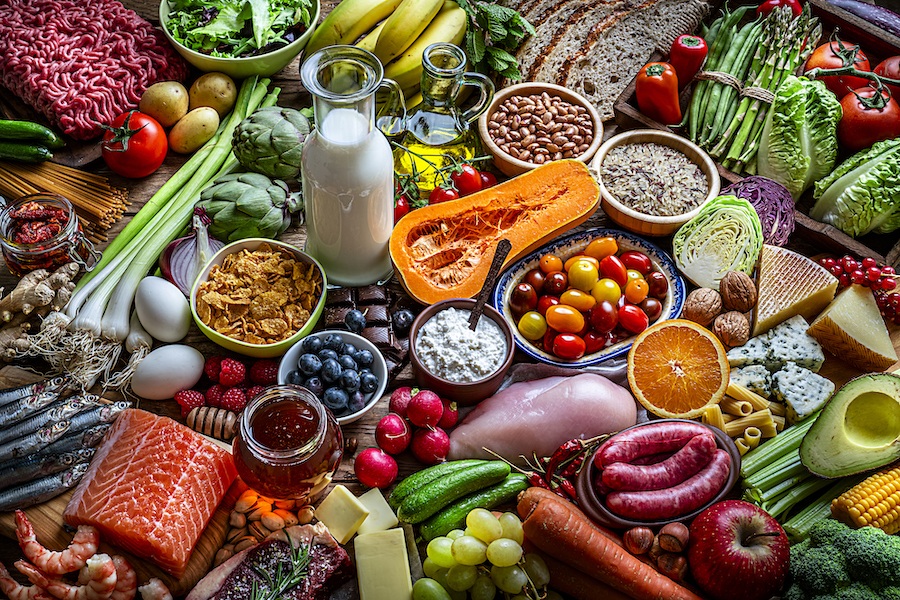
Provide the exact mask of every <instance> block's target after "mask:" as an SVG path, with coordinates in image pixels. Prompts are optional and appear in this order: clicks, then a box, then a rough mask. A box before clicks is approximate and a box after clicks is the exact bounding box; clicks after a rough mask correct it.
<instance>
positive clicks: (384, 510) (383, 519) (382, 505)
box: [356, 488, 400, 535]
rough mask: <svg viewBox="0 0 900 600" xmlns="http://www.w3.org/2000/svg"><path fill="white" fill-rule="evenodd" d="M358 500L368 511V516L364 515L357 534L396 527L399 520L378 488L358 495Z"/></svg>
mask: <svg viewBox="0 0 900 600" xmlns="http://www.w3.org/2000/svg"><path fill="white" fill-rule="evenodd" d="M358 500H359V503H360V504H362V505H363V506H364V507H365V508H366V510H368V511H369V516H368V517H366V520H365V521H363V522H362V525H360V526H359V529H358V530H357V532H356V533H357V534H358V535H364V534H366V533H372V532H373V531H384V530H386V529H390V528H391V527H396V526H397V524H398V523H399V522H400V521H398V520H397V515H395V514H394V511H393V510H391V507H390V506H389V505H388V503H387V500H385V499H384V496H383V495H382V494H381V490H379V489H378V488H372V489H371V490H369V491H368V492H366V493H365V494H363V495H362V496H360V497H359V498H358Z"/></svg>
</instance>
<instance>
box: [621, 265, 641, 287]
mask: <svg viewBox="0 0 900 600" xmlns="http://www.w3.org/2000/svg"><path fill="white" fill-rule="evenodd" d="M626 274H627V275H628V283H631V282H632V281H634V280H636V279H640V280H641V281H643V280H644V276H643V275H641V272H640V271H635V270H634V269H628V271H626ZM628 283H626V284H625V285H628Z"/></svg>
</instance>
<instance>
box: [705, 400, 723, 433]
mask: <svg viewBox="0 0 900 600" xmlns="http://www.w3.org/2000/svg"><path fill="white" fill-rule="evenodd" d="M700 420H701V421H702V422H704V423H706V424H707V425H712V426H713V427H716V428H718V429H721V430H722V431H725V419H724V418H723V415H722V409H721V408H719V405H718V404H713V405H712V406H710V407H708V408H707V409H706V410H705V411H703V414H702V415H701V418H700Z"/></svg>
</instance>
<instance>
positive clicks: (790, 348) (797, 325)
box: [765, 315, 825, 373]
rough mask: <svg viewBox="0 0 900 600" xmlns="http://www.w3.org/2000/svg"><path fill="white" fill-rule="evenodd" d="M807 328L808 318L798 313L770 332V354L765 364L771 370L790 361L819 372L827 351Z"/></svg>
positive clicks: (768, 340)
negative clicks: (823, 350)
mask: <svg viewBox="0 0 900 600" xmlns="http://www.w3.org/2000/svg"><path fill="white" fill-rule="evenodd" d="M807 329H809V324H808V323H807V322H806V319H804V318H803V317H801V316H800V315H796V316H793V317H791V318H790V319H788V320H786V321H784V322H783V323H781V324H779V325H778V326H776V327H775V328H774V329H772V330H771V331H770V332H769V335H768V339H767V343H768V347H769V354H768V356H767V357H766V363H765V364H766V367H768V369H769V370H770V371H773V372H774V371H777V370H779V369H780V368H781V367H783V366H784V365H785V364H787V363H788V362H793V363H795V364H797V365H799V366H801V367H804V368H806V369H809V370H810V371H813V372H816V373H818V371H819V369H821V368H822V363H824V362H825V353H824V352H822V346H820V345H819V342H817V341H816V338H814V337H813V336H811V335H809V334H808V333H807V332H806V330H807Z"/></svg>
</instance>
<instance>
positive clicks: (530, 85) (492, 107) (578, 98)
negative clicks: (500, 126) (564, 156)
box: [478, 81, 603, 177]
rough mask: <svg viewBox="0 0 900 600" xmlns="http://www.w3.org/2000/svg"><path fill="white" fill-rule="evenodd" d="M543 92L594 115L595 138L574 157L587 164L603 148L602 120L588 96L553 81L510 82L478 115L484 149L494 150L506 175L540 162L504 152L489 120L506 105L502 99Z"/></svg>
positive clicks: (511, 175) (513, 174)
mask: <svg viewBox="0 0 900 600" xmlns="http://www.w3.org/2000/svg"><path fill="white" fill-rule="evenodd" d="M542 92H547V93H548V94H550V95H551V96H559V97H560V98H562V99H563V100H565V101H566V102H568V103H570V104H574V105H576V106H583V107H584V108H585V109H586V110H587V111H588V113H589V114H590V115H591V120H592V121H593V123H594V133H593V138H594V139H593V140H592V141H591V144H590V145H589V146H588V149H587V150H586V151H585V152H584V153H583V154H581V155H580V156H576V157H575V160H578V161H580V162H583V163H587V162H588V161H589V160H591V157H592V156H594V153H595V152H597V149H598V148H599V147H600V144H601V142H602V140H603V121H601V120H600V115H599V114H598V113H597V109H595V108H594V105H593V104H591V103H590V102H589V101H588V100H587V99H585V98H584V96H582V95H581V94H578V93H577V92H574V91H572V90H570V89H568V88H565V87H562V86H561V85H555V84H553V83H541V82H537V81H528V82H525V83H517V84H516V85H511V86H509V87H506V88H503V89H501V90H497V93H496V94H494V99H493V100H492V101H491V103H490V104H489V105H488V107H487V110H485V111H484V112H483V113H482V114H481V116H480V117H478V133H479V135H480V136H481V141H482V143H483V144H484V148H485V149H486V150H487V151H488V152H490V153H491V156H493V157H494V165H496V167H497V168H498V169H500V171H502V172H503V173H504V174H506V175H509V176H510V177H515V176H516V175H521V174H522V173H524V172H526V171H530V170H532V169H534V168H535V167H539V166H540V165H539V164H537V163H531V162H528V161H524V160H519V159H518V158H516V157H514V156H512V155H511V154H507V153H506V152H504V151H503V150H502V149H501V148H500V146H499V145H498V144H497V143H496V142H495V141H494V140H493V138H491V135H490V133H488V121H489V120H490V118H491V115H493V114H494V113H495V112H496V111H497V109H498V108H499V107H500V105H501V104H503V102H505V101H506V100H507V99H508V98H509V97H511V96H530V95H533V94H541V93H542Z"/></svg>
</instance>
